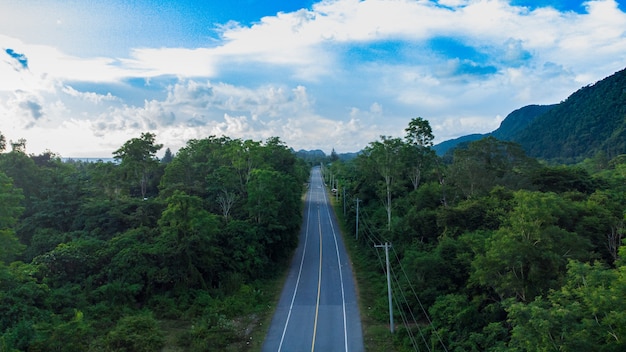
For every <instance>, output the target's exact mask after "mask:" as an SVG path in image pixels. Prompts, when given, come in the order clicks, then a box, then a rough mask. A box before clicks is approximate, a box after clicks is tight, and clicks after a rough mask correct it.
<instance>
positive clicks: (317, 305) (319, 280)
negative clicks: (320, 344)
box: [311, 208, 322, 352]
mask: <svg viewBox="0 0 626 352" xmlns="http://www.w3.org/2000/svg"><path fill="white" fill-rule="evenodd" d="M317 220H318V224H319V233H320V267H319V271H318V275H317V302H315V322H314V323H313V341H312V342H311V352H313V351H314V350H315V337H316V335H317V318H318V315H319V311H320V296H321V293H322V217H321V216H320V210H319V208H318V209H317Z"/></svg>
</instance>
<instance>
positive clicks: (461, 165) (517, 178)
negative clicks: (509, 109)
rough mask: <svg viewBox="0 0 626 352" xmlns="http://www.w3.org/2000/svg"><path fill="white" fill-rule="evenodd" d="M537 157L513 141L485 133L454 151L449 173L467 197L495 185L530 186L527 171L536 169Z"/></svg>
mask: <svg viewBox="0 0 626 352" xmlns="http://www.w3.org/2000/svg"><path fill="white" fill-rule="evenodd" d="M538 167H539V164H538V162H537V161H536V160H534V159H532V158H529V157H528V156H526V154H525V153H524V150H522V148H521V147H520V146H519V145H518V144H515V143H513V142H504V141H500V140H497V139H496V138H494V137H491V136H490V137H486V138H483V139H481V140H479V141H476V142H472V143H470V144H469V146H468V147H467V149H456V150H455V151H454V162H453V164H452V165H451V166H450V174H451V177H452V178H453V182H454V184H455V185H456V186H457V187H459V189H460V190H461V191H462V192H463V194H464V195H465V196H466V197H467V198H470V197H473V196H476V195H478V194H485V193H487V192H489V191H490V190H491V188H493V187H494V186H498V185H500V186H505V187H507V188H511V189H520V188H527V187H528V186H530V175H531V174H532V173H533V171H534V170H536V169H538Z"/></svg>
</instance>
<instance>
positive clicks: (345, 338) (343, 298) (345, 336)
mask: <svg viewBox="0 0 626 352" xmlns="http://www.w3.org/2000/svg"><path fill="white" fill-rule="evenodd" d="M326 213H327V214H328V220H329V221H330V228H331V230H332V231H333V238H334V239H335V251H336V252H337V265H338V266H339V281H340V282H341V305H342V308H343V341H344V347H345V349H346V352H347V351H348V326H347V319H346V296H345V292H344V289H343V272H342V270H341V257H340V256H339V245H338V244H337V235H336V234H335V227H334V226H333V222H332V220H331V218H330V210H329V207H326Z"/></svg>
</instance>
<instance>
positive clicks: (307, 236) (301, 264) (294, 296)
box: [278, 182, 343, 352]
mask: <svg viewBox="0 0 626 352" xmlns="http://www.w3.org/2000/svg"><path fill="white" fill-rule="evenodd" d="M312 194H313V182H311V184H310V185H309V197H308V199H311V195H312ZM307 207H308V210H307V218H306V231H305V236H304V248H303V250H302V259H301V260H300V269H299V270H298V279H297V280H296V287H294V289H293V296H292V297H291V304H290V305H289V313H288V314H287V320H286V321H285V328H284V329H283V334H282V336H281V337H280V344H279V345H278V351H279V352H280V350H281V349H282V348H283V341H284V340H285V334H286V333H287V326H288V325H289V318H290V317H291V310H292V309H293V303H294V301H295V300H296V294H297V293H298V285H300V276H301V275H302V266H303V265H304V256H305V255H306V244H307V241H308V239H309V221H310V219H311V205H310V204H307ZM342 285H343V282H342ZM342 289H343V287H342Z"/></svg>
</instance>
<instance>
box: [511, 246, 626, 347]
mask: <svg viewBox="0 0 626 352" xmlns="http://www.w3.org/2000/svg"><path fill="white" fill-rule="evenodd" d="M624 248H626V247H622V249H621V255H626V250H625V249H624ZM624 297H626V266H624V262H623V261H622V262H620V263H619V265H618V267H617V268H615V269H610V268H608V267H606V266H605V265H602V264H601V263H597V262H596V263H595V264H589V263H580V262H577V261H570V262H569V264H568V271H567V280H566V282H565V285H563V287H561V288H560V289H557V290H554V291H551V292H550V293H549V294H547V295H545V296H542V297H537V299H535V300H534V301H532V302H529V303H528V304H523V303H512V304H511V305H510V306H509V307H508V308H507V310H508V313H509V321H510V323H511V325H512V327H513V329H512V331H511V342H510V347H511V348H514V349H516V350H525V351H529V350H533V351H557V350H558V351H572V352H574V351H607V352H608V351H611V352H612V351H615V352H617V351H623V350H624V349H625V348H626V313H625V312H626V301H625V300H624Z"/></svg>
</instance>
